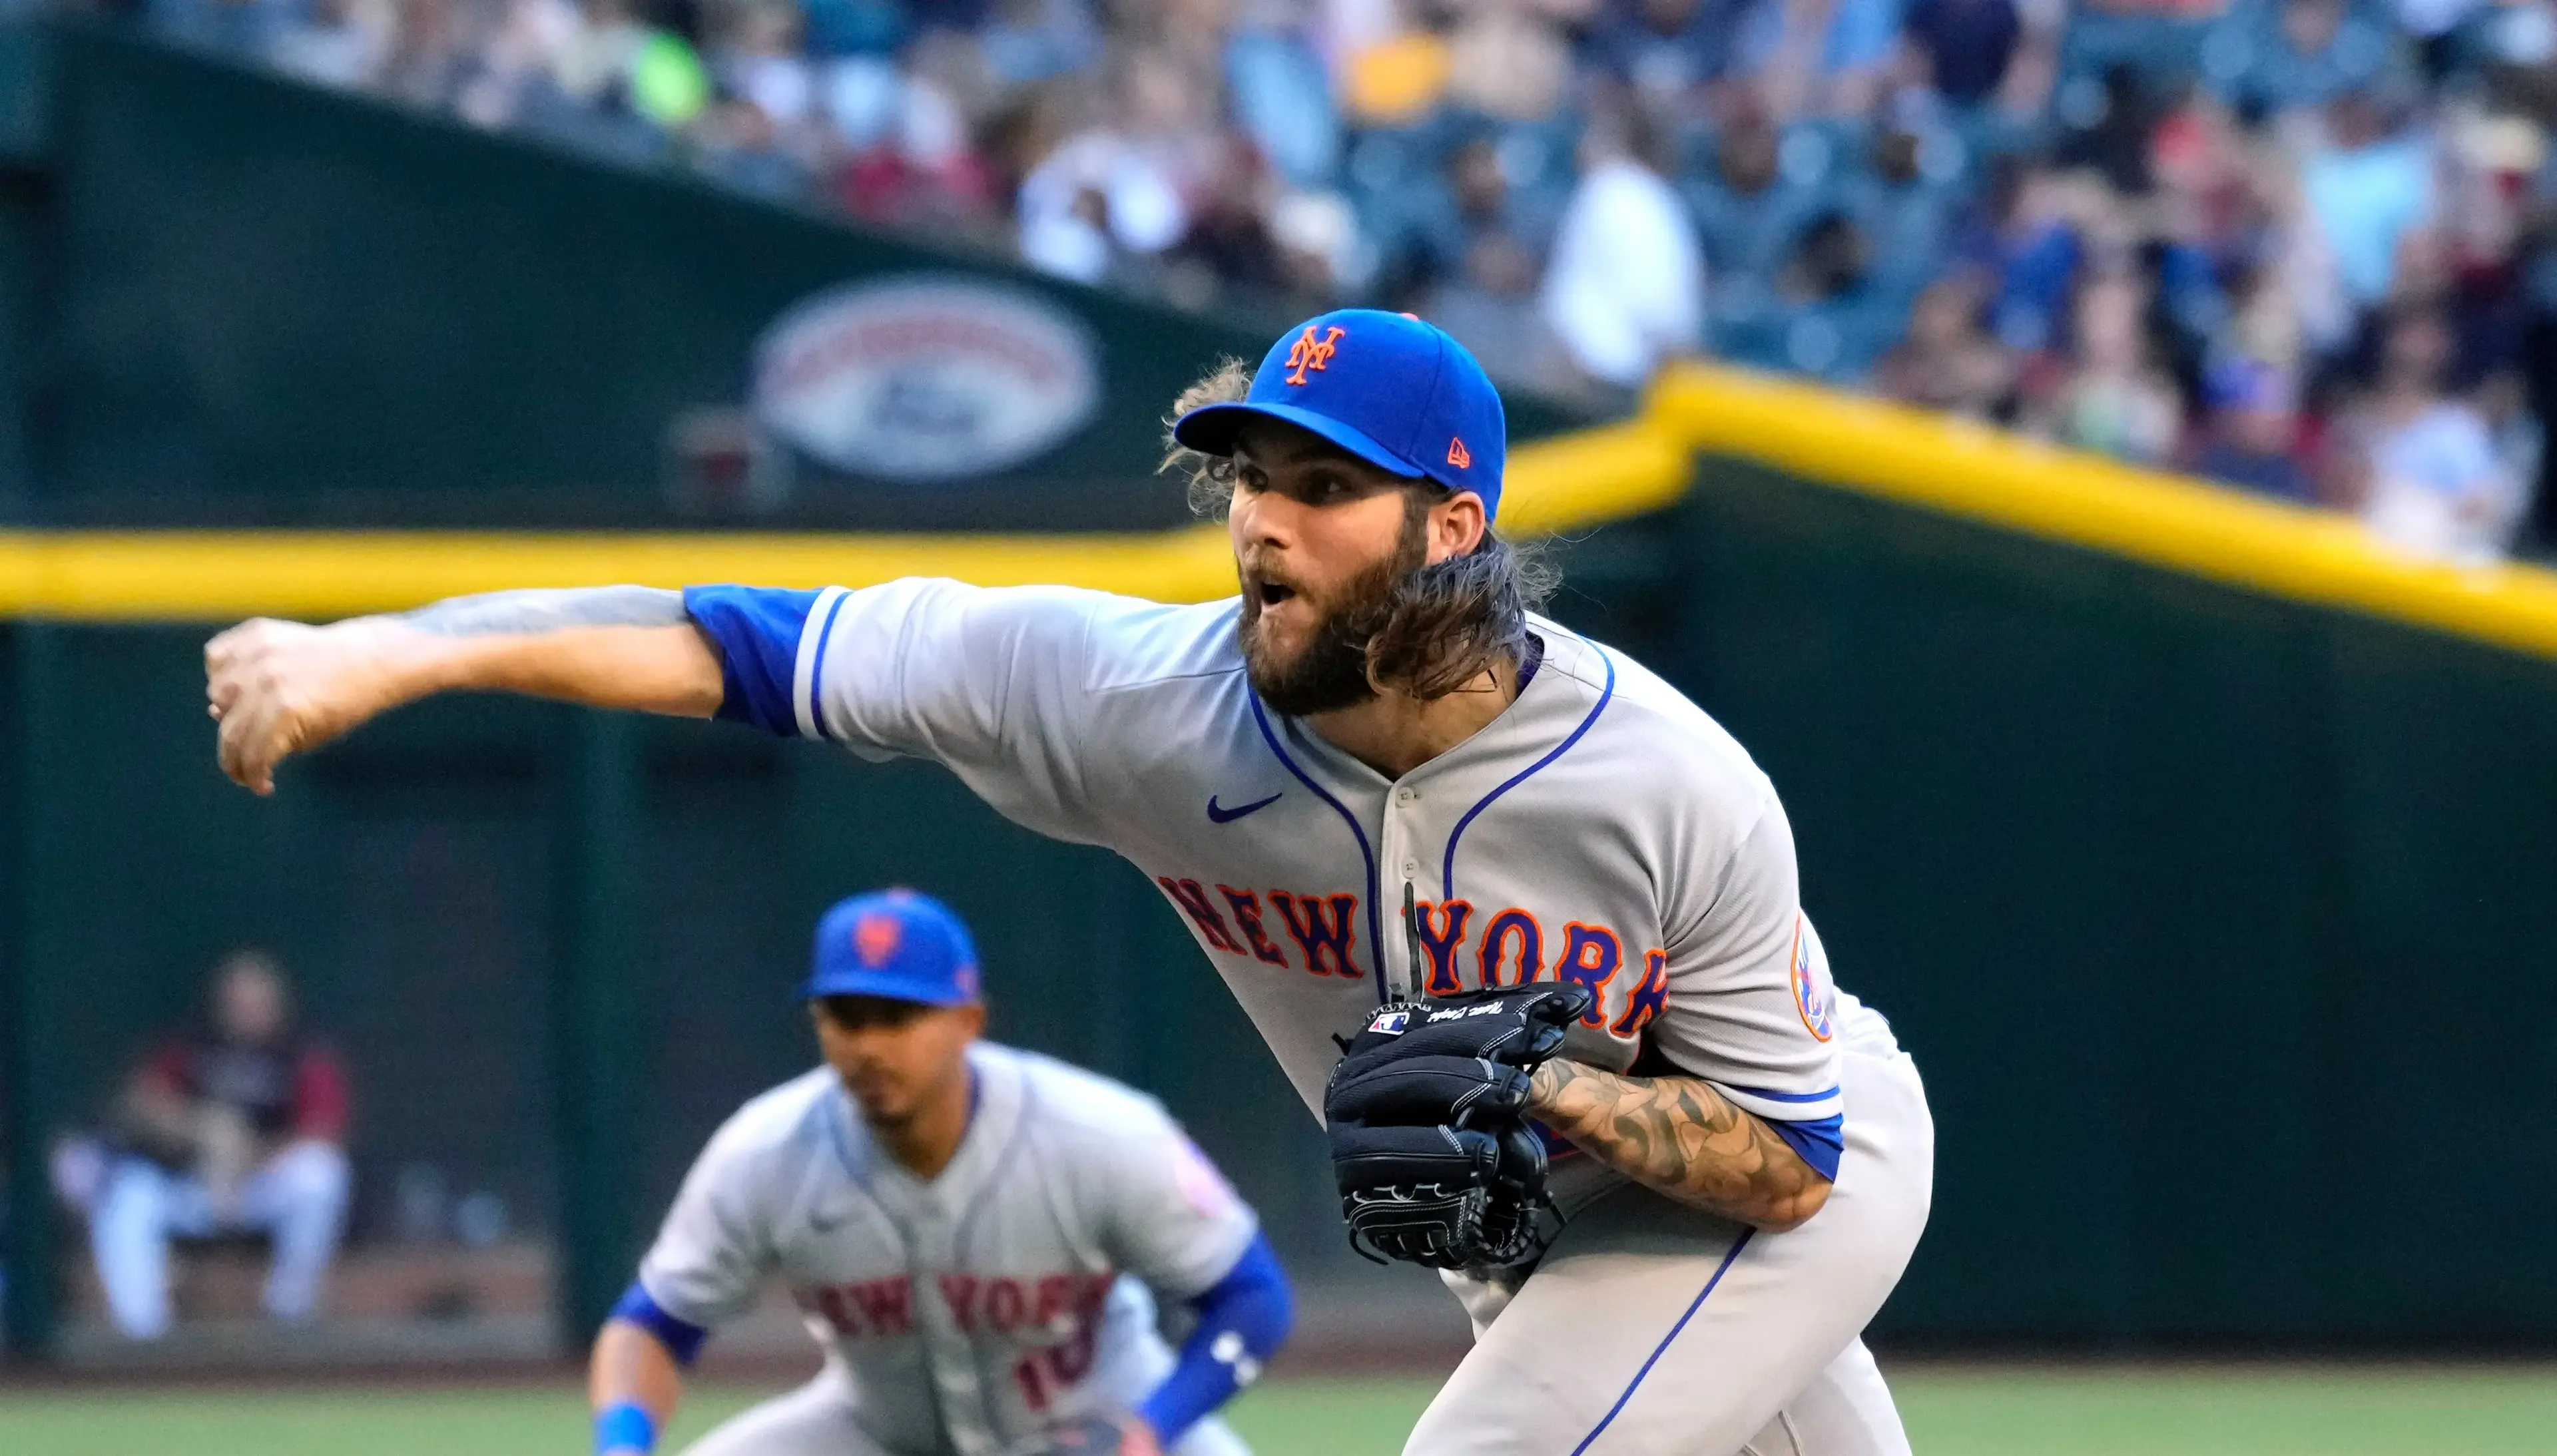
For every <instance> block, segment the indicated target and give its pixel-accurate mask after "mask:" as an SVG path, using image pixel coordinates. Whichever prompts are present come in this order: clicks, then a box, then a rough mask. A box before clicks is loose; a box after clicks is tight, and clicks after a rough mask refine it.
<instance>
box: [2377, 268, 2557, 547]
mask: <svg viewBox="0 0 2557 1456" xmlns="http://www.w3.org/2000/svg"><path fill="white" fill-rule="evenodd" d="M2451 349H2452V336H2451V330H2450V326H2449V324H2448V322H2447V321H2446V320H2445V319H2444V318H2443V317H2442V316H2441V315H2440V314H2439V313H2436V312H2434V311H2432V310H2429V309H2424V308H2408V309H2403V310H2399V311H2395V312H2393V313H2392V314H2391V315H2390V316H2389V318H2388V320H2387V324H2386V328H2385V332H2384V342H2383V344H2382V353H2381V358H2380V366H2379V378H2378V382H2377V384H2376V386H2375V387H2374V388H2373V389H2372V390H2371V392H2370V395H2369V396H2368V397H2367V398H2366V399H2364V400H2362V401H2360V402H2359V403H2358V404H2357V405H2356V406H2355V408H2354V409H2353V410H2352V411H2351V412H2350V413H2349V414H2348V416H2347V418H2346V420H2345V421H2344V426H2345V433H2346V436H2347V440H2348V442H2349V444H2348V449H2349V450H2350V451H2351V452H2352V460H2351V463H2352V466H2353V475H2354V478H2355V483H2356V485H2357V487H2358V491H2357V493H2358V494H2359V496H2360V500H2359V505H2360V510H2361V516H2362V519H2363V520H2365V521H2367V522H2368V523H2369V525H2370V529H2371V530H2373V531H2375V532H2377V533H2378V534H2379V535H2381V536H2383V537H2385V538H2386V539H2388V540H2390V541H2392V542H2395V543H2396V544H2398V545H2399V546H2402V547H2405V548H2406V549H2408V550H2410V551H2415V552H2419V553H2422V554H2424V555H2428V556H2444V557H2450V558H2453V559H2455V560H2463V561H2486V560H2491V559H2493V558H2494V557H2497V556H2500V555H2501V554H2502V553H2503V551H2504V550H2505V548H2506V547H2507V546H2508V545H2509V544H2510V542H2511V539H2512V531H2513V528H2514V526H2515V525H2516V524H2517V523H2518V521H2519V520H2520V518H2521V515H2522V509H2523V506H2524V505H2525V503H2526V502H2525V500H2524V498H2523V485H2522V482H2521V481H2520V480H2519V479H2518V478H2517V477H2516V476H2515V474H2514V473H2513V471H2512V470H2511V469H2510V468H2508V467H2507V466H2506V464H2505V463H2504V462H2503V460H2502V459H2500V458H2499V456H2498V455H2497V453H2496V449H2495V439H2494V436H2493V433H2492V431H2491V430H2490V428H2489V426H2488V423H2487V419H2486V417H2485V415H2483V414H2482V413H2480V412H2479V410H2478V409H2477V408H2476V407H2475V406H2473V405H2471V404H2469V403H2467V402H2466V401H2463V400H2460V399H2457V398H2454V397H2452V396H2451V395H2450V394H2449V393H2448V392H2447V391H2446V389H2445V388H2444V383H2445V380H2446V378H2447V375H2448V371H2449V369H2450V364H2451Z"/></svg>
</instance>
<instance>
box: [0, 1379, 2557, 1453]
mask: <svg viewBox="0 0 2557 1456" xmlns="http://www.w3.org/2000/svg"><path fill="white" fill-rule="evenodd" d="M1892 1384H1893V1387H1894V1388H1895V1389H1896V1390H1898V1391H1899V1393H1900V1400H1901V1408H1902V1410H1903V1412H1904V1414H1905V1415H1906V1417H1907V1419H1908V1424H1909V1433H1910V1439H1911V1444H1912V1445H1913V1446H1914V1447H1915V1448H1916V1450H1917V1451H1918V1452H1919V1453H1920V1456H2028V1453H2029V1456H2241V1453H2243V1456H2523V1453H2532V1456H2544V1453H2548V1452H2552V1451H2557V1371H2551V1370H2547V1369H2540V1368H2527V1367H2513V1368H2491V1367H2490V1368H2481V1369H2475V1370H2466V1369H2430V1368H2422V1367H2367V1366H2338V1367H2334V1368H2332V1369H2320V1368H2316V1367H2284V1368H2280V1369H2273V1370H2268V1369H2262V1368H2248V1367H2235V1368H2232V1369H2230V1370H2227V1371H2198V1370H2191V1369H2176V1370H2171V1371H2152V1370H2138V1369H2120V1370H2113V1369H2078V1368H2071V1369H2065V1370H2039V1369H2017V1368H1998V1367H1957V1368H1948V1367H1924V1368H1918V1369H1911V1370H1903V1371H1901V1372H1899V1373H1897V1374H1895V1375H1894V1377H1893V1380H1892ZM1430 1390H1431V1387H1430V1384H1429V1383H1427V1382H1415V1381H1342V1380H1299V1381H1278V1382H1273V1383H1272V1384H1270V1385H1268V1386H1266V1387H1264V1388H1262V1389H1261V1390H1255V1391H1253V1392H1251V1393H1250V1394H1249V1395H1247V1396H1245V1397H1244V1398H1243V1400H1241V1401H1240V1402H1239V1403H1238V1404H1237V1405H1236V1406H1235V1408H1234V1411H1233V1420H1234V1423H1235V1425H1236V1426H1237V1427H1238V1428H1239V1429H1240V1430H1241V1431H1242V1432H1243V1433H1244V1435H1245V1436H1247V1437H1248V1438H1249V1439H1250V1440H1251V1441H1252V1443H1253V1445H1254V1447H1255V1448H1256V1450H1257V1451H1258V1452H1259V1453H1260V1456H1392V1453H1395V1452H1397V1451H1399V1450H1400V1449H1401V1448H1402V1439H1403V1434H1404V1432H1406V1431H1407V1430H1409V1429H1410V1428H1411V1425H1412V1420H1413V1416H1414V1415H1416V1414H1417V1413H1418V1412H1419V1410H1420V1408H1421V1406H1422V1405H1424V1404H1426V1403H1427V1402H1428V1399H1429V1394H1430ZM762 1393H763V1392H761V1391H757V1390H746V1389H741V1388H737V1387H722V1388H713V1389H710V1390H703V1391H701V1392H699V1393H698V1395H697V1396H696V1398H695V1399H694V1400H693V1401H692V1402H691V1403H690V1404H689V1405H688V1406H687V1407H686V1409H685V1411H684V1413H683V1415H682V1416H681V1417H680V1418H679V1419H678V1420H677V1421H676V1423H675V1428H674V1430H673V1431H672V1432H671V1434H670V1437H669V1439H668V1441H667V1442H666V1443H665V1446H664V1449H666V1450H668V1451H679V1450H681V1449H682V1445H683V1442H684V1441H685V1440H687V1439H688V1438H690V1437H691V1436H693V1435H697V1434H699V1433H700V1432H701V1431H703V1430H706V1429H708V1428H709V1426H710V1424H711V1423H712V1422H713V1421H715V1420H717V1419H718V1418H719V1417H721V1416H723V1415H725V1414H728V1413H729V1412H731V1411H734V1410H736V1409H739V1408H740V1407H741V1406H743V1405H745V1404H746V1403H748V1402H750V1401H752V1400H754V1399H755V1398H757V1397H758V1396H759V1395H760V1394H762ZM586 1449H587V1436H586V1424H585V1415H584V1412H583V1410H582V1409H581V1407H580V1404H579V1401H578V1397H577V1395H576V1393H575V1391H574V1390H569V1389H565V1388H564V1389H562V1390H556V1391H553V1390H532V1389H521V1388H496V1389H489V1390H469V1389H444V1390H419V1389H403V1388H387V1389H382V1390H366V1389H348V1390H326V1391H256V1390H129V1389H121V1388H119V1389H113V1390H93V1391H81V1390H60V1389H42V1390H39V1389H29V1388H23V1387H22V1388H18V1389H0V1456H159V1453H168V1456H448V1453H450V1456H581V1453H583V1452H585V1451H586Z"/></svg>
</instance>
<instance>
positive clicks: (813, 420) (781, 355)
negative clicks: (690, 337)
mask: <svg viewBox="0 0 2557 1456" xmlns="http://www.w3.org/2000/svg"><path fill="white" fill-rule="evenodd" d="M1100 375H1101V370H1100V365H1099V361H1098V360H1097V359H1096V357H1095V354H1094V349H1093V344H1092V335H1091V333H1090V332H1089V331H1086V330H1085V329H1084V327H1083V324H1082V322H1081V321H1079V320H1077V319H1076V318H1075V317H1074V316H1073V315H1071V314H1069V313H1066V312H1065V311H1064V310H1062V309H1059V308H1057V307H1056V306H1055V305H1053V304H1050V303H1048V302H1046V301H1045V300H1043V299H1040V298H1039V297H1037V296H1036V295H1034V294H1031V293H1028V292H1026V291H1023V290H1019V289H1013V288H1005V287H1001V286H997V285H992V284H987V283H981V282H978V281H977V280H974V279H967V278H955V277H952V278H942V277H929V276H926V277H911V276H909V277H901V278H891V279H882V280H878V281H875V282H870V283H856V284H847V285H845V286H844V287H841V288H834V289H829V290H827V291H826V292H824V293H821V294H818V295H817V296H815V297H814V298H810V299H807V300H805V301H803V302H801V303H799V304H798V305H796V306H794V307H793V308H792V309H791V310H790V311H789V312H788V313H786V314H783V315H782V316H781V317H780V318H779V319H778V320H775V321H774V322H773V325H772V327H771V328H770V329H767V330H765V331H764V333H763V337H762V338H761V339H760V340H758V341H757V342H756V344H755V349H754V390H753V408H754V414H755V417H756V418H757V419H758V420H760V421H761V422H762V423H763V426H764V428H765V429H768V430H770V431H771V432H772V433H773V434H775V435H777V436H779V437H780V438H781V439H783V440H785V441H788V442H789V443H790V444H791V445H793V446H795V447H797V448H798V449H800V450H802V451H805V452H806V453H807V454H809V455H811V456H813V457H815V458H816V459H818V460H821V461H824V462H826V463H829V464H833V465H837V466H840V467H842V468H843V469H846V470H850V471H852V472H854V473H856V474H862V475H877V476H884V477H886V478H888V479H894V480H945V479H949V478H951V477H953V476H958V475H971V474H985V473H989V472H992V471H996V470H1002V469H1006V468H1009V466H1012V465H1016V464H1019V463H1021V462H1023V461H1026V460H1028V459H1030V458H1031V457H1033V456H1036V455H1038V454H1039V453H1040V452H1042V451H1045V450H1047V449H1049V448H1050V447H1052V446H1054V445H1056V444H1057V443H1058V442H1059V441H1062V440H1063V439H1065V437H1067V436H1068V435H1071V434H1073V433H1074V432H1075V431H1076V430H1078V429H1080V428H1081V427H1082V425H1083V423H1084V422H1085V421H1086V420H1088V419H1090V418H1091V417H1092V412H1093V408H1094V406H1095V405H1096V404H1098V403H1099V401H1100V397H1101V380H1100Z"/></svg>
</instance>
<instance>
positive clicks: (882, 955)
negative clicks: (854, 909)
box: [853, 910, 905, 968]
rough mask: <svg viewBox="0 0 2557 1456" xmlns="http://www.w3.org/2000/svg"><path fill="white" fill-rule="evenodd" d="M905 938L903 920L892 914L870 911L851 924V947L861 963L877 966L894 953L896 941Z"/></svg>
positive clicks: (882, 964) (884, 962)
mask: <svg viewBox="0 0 2557 1456" xmlns="http://www.w3.org/2000/svg"><path fill="white" fill-rule="evenodd" d="M904 938H905V922H904V921H902V920H899V919H897V918H896V917H895V916H893V915H889V914H885V913H883V912H880V911H875V910H874V911H872V912H871V913H870V914H868V915H865V916H863V917H862V918H861V919H860V920H859V921H857V922H855V923H854V925H853V949H854V951H855V952H857V953H859V955H860V956H861V958H862V964H863V965H865V966H870V967H874V968H875V967H879V966H884V965H886V964H887V958H888V957H890V956H893V955H895V954H896V943H897V942H898V941H900V940H903V939H904Z"/></svg>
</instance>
